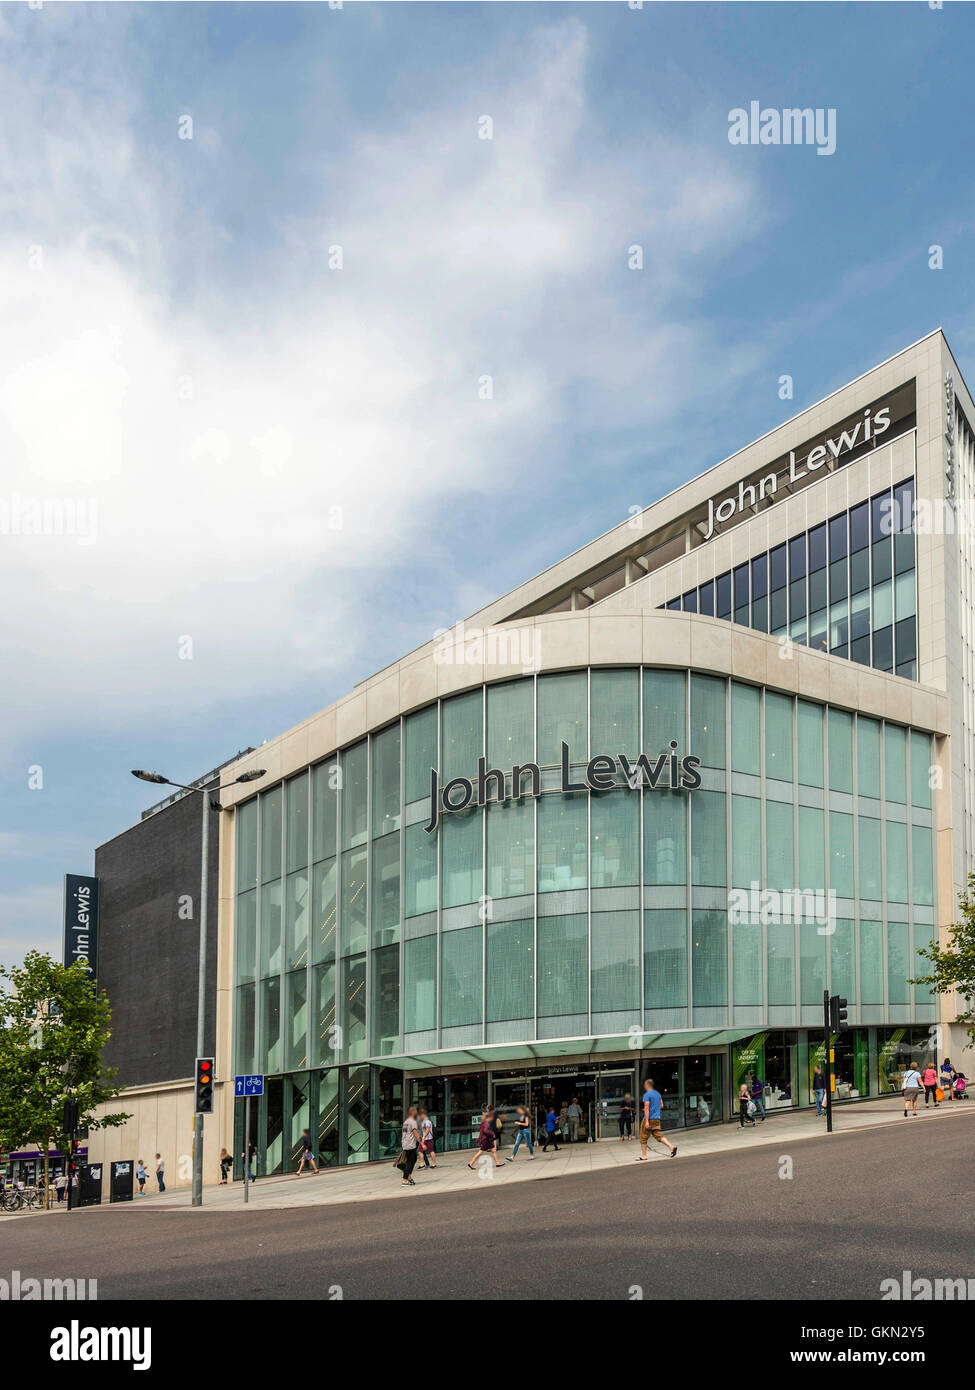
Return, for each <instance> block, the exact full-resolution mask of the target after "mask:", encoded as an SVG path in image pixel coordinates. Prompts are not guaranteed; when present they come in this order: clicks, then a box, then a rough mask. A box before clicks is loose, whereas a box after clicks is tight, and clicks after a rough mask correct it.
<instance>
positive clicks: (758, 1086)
mask: <svg viewBox="0 0 975 1390" xmlns="http://www.w3.org/2000/svg"><path fill="white" fill-rule="evenodd" d="M752 1100H753V1101H754V1102H755V1109H756V1110H757V1111H758V1118H759V1119H760V1120H764V1119H765V1082H764V1081H760V1080H759V1079H758V1077H757V1076H756V1075H754V1074H753V1075H752Z"/></svg>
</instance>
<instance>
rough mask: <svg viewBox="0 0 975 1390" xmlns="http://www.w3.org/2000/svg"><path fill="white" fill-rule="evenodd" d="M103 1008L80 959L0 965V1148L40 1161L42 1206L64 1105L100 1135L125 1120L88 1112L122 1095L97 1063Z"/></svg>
mask: <svg viewBox="0 0 975 1390" xmlns="http://www.w3.org/2000/svg"><path fill="white" fill-rule="evenodd" d="M111 1017H112V1013H111V1007H110V1005H109V1002H108V999H107V997H106V996H105V994H104V993H97V992H96V989H95V986H94V984H93V983H92V982H91V981H90V980H89V979H88V977H87V975H86V973H85V967H84V965H83V964H82V963H81V962H80V961H76V962H75V963H74V964H73V965H71V966H64V965H61V964H59V963H58V962H57V961H55V960H52V959H51V957H50V956H46V955H43V954H42V953H41V952H40V951H29V952H28V953H27V955H26V957H25V958H24V963H23V965H19V966H14V967H12V968H8V967H7V966H0V1148H2V1149H4V1150H8V1151H9V1150H10V1149H14V1148H22V1147H24V1146H26V1145H28V1144H29V1145H31V1146H32V1147H36V1148H38V1149H40V1150H41V1152H42V1153H43V1155H44V1204H45V1205H47V1190H48V1175H49V1157H48V1153H49V1150H50V1148H51V1147H52V1144H53V1146H54V1147H56V1148H60V1149H61V1152H62V1153H66V1152H67V1143H68V1136H67V1135H66V1134H65V1133H64V1132H63V1131H64V1113H63V1112H64V1102H65V1100H66V1099H68V1097H74V1098H75V1099H76V1100H77V1102H78V1113H79V1120H78V1124H79V1127H80V1128H82V1129H104V1128H107V1127H115V1126H118V1125H123V1124H125V1122H126V1120H128V1119H130V1118H131V1116H129V1115H127V1114H124V1113H121V1112H120V1113H119V1114H115V1115H98V1116H96V1114H95V1108H96V1106H99V1105H104V1104H105V1103H106V1102H107V1101H109V1100H111V1099H112V1098H113V1097H114V1096H117V1095H118V1093H119V1091H120V1090H121V1089H122V1088H121V1086H119V1085H117V1084H116V1082H115V1071H114V1069H109V1068H106V1067H105V1066H103V1064H102V1055H101V1054H102V1048H103V1047H104V1045H105V1043H106V1042H107V1041H108V1038H109V1036H110V1025H111Z"/></svg>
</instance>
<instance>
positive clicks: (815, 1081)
mask: <svg viewBox="0 0 975 1390" xmlns="http://www.w3.org/2000/svg"><path fill="white" fill-rule="evenodd" d="M812 1088H813V1095H814V1096H815V1097H816V1114H817V1115H821V1114H822V1113H823V1101H824V1099H825V1097H826V1076H825V1073H824V1072H823V1069H822V1067H821V1066H820V1065H819V1063H818V1062H817V1063H816V1067H815V1070H814V1071H813V1078H812Z"/></svg>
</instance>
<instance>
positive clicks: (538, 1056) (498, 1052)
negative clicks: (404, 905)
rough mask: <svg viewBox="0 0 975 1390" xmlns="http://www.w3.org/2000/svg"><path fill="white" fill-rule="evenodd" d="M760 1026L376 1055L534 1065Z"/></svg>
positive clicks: (420, 1066) (714, 1037)
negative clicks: (397, 1054)
mask: <svg viewBox="0 0 975 1390" xmlns="http://www.w3.org/2000/svg"><path fill="white" fill-rule="evenodd" d="M760 1031H761V1030H760V1029H756V1028H754V1027H753V1028H717V1029H715V1028H695V1029H690V1030H685V1031H684V1032H682V1033H678V1032H674V1033H622V1034H618V1035H617V1036H616V1037H611V1038H559V1039H557V1040H555V1041H553V1042H547V1041H546V1042H531V1043H498V1044H497V1045H495V1046H485V1047H465V1048H463V1049H445V1050H444V1051H443V1052H423V1053H418V1054H417V1055H415V1056H411V1057H405V1056H400V1057H373V1058H370V1060H371V1061H372V1062H373V1063H374V1064H375V1065H376V1066H381V1067H395V1068H397V1069H398V1070H399V1071H408V1072H420V1071H426V1070H429V1069H431V1068H434V1067H471V1068H472V1069H474V1070H477V1069H479V1068H481V1067H487V1066H494V1065H498V1064H507V1063H511V1062H524V1063H525V1064H526V1065H532V1064H534V1063H538V1062H546V1061H553V1060H554V1059H555V1058H557V1057H572V1058H579V1059H585V1058H587V1057H591V1058H596V1057H599V1056H601V1055H603V1054H608V1053H612V1052H626V1051H627V1050H632V1051H633V1052H647V1051H652V1050H654V1049H656V1050H657V1051H660V1052H673V1051H674V1050H675V1049H677V1048H685V1047H694V1048H699V1047H725V1046H727V1045H728V1044H729V1043H734V1042H739V1041H740V1040H741V1039H742V1038H751V1037H754V1035H755V1033H756V1032H760Z"/></svg>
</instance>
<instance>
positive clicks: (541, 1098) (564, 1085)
mask: <svg viewBox="0 0 975 1390" xmlns="http://www.w3.org/2000/svg"><path fill="white" fill-rule="evenodd" d="M531 1091H532V1098H531V1113H532V1119H533V1120H534V1122H535V1127H536V1130H537V1132H538V1133H539V1134H544V1133H545V1116H546V1115H547V1114H548V1109H549V1106H554V1107H555V1114H556V1117H557V1118H558V1121H559V1126H560V1128H561V1130H562V1140H561V1142H563V1143H570V1142H572V1141H571V1138H570V1136H571V1134H572V1133H573V1129H572V1123H571V1122H572V1118H573V1117H572V1115H570V1113H569V1112H570V1110H571V1109H572V1107H573V1106H574V1105H577V1106H578V1107H579V1110H580V1112H581V1113H580V1115H579V1116H578V1119H577V1128H576V1130H575V1131H574V1132H575V1133H576V1139H577V1142H578V1143H580V1144H584V1143H586V1142H587V1141H588V1140H589V1138H590V1137H591V1136H592V1135H593V1134H594V1130H595V1113H596V1077H595V1075H594V1074H593V1073H590V1074H589V1075H588V1076H587V1075H586V1074H585V1073H584V1072H560V1073H557V1074H556V1075H554V1076H552V1075H549V1076H540V1077H537V1078H533V1079H532V1084H531Z"/></svg>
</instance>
